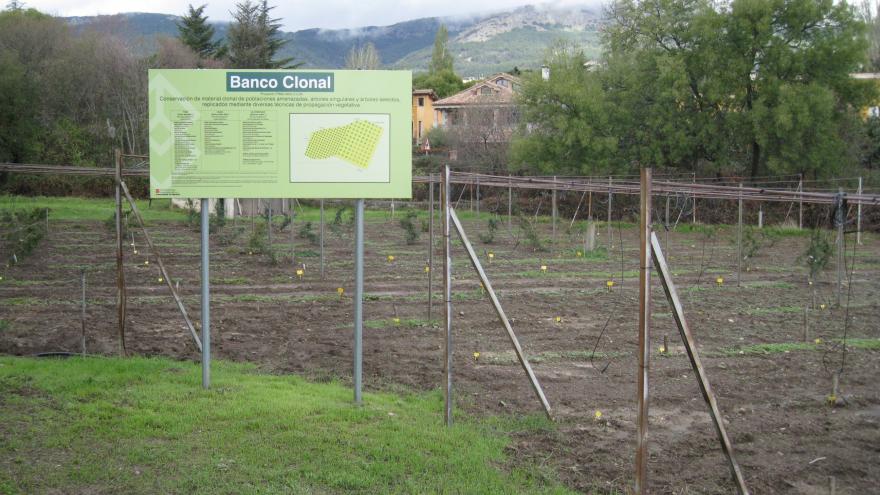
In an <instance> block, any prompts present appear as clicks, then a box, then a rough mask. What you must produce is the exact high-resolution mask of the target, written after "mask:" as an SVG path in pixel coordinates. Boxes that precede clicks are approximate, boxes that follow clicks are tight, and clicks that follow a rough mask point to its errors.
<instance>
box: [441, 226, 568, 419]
mask: <svg viewBox="0 0 880 495" xmlns="http://www.w3.org/2000/svg"><path fill="white" fill-rule="evenodd" d="M449 214H450V219H451V220H452V223H453V224H454V225H455V230H456V231H458V237H459V238H460V239H461V243H462V244H463V245H464V247H465V250H466V251H467V253H468V257H469V258H470V260H471V266H473V267H474V271H476V272H477V275H478V276H479V277H480V282H482V284H483V287H484V288H485V289H486V293H487V294H489V299H490V300H491V301H492V306H493V307H494V308H495V314H496V315H498V319H499V320H500V321H501V325H502V326H504V329H505V330H506V331H507V336H508V338H510V343H511V344H512V345H513V351H514V353H516V357H517V359H518V360H519V364H520V366H522V368H523V371H525V372H526V375H527V376H528V378H529V383H531V385H532V390H533V391H534V392H535V395H536V396H537V397H538V400H539V401H540V402H541V406H542V407H543V408H544V412H545V413H546V414H547V418H548V419H550V420H553V413H552V411H551V409H550V403H549V402H547V397H546V396H545V395H544V390H543V389H542V388H541V384H540V383H538V378H537V377H536V376H535V373H534V372H533V371H532V366H531V365H530V364H529V360H528V359H527V358H526V356H525V353H524V352H523V350H522V346H521V345H520V343H519V339H517V337H516V334H515V333H514V331H513V327H512V326H511V325H510V321H509V320H508V319H507V315H506V314H505V313H504V308H502V307H501V302H499V301H498V296H496V295H495V290H494V289H492V283H491V282H490V281H489V277H487V276H486V272H485V271H484V270H483V266H482V265H481V264H480V259H479V258H478V257H477V254H476V253H475V252H474V248H473V246H472V245H471V243H470V241H469V240H468V237H467V234H465V231H464V227H462V225H461V221H459V219H458V215H456V214H455V209H452V210H451V211H450V212H449Z"/></svg>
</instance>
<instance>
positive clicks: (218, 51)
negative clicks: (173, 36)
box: [177, 4, 226, 59]
mask: <svg viewBox="0 0 880 495" xmlns="http://www.w3.org/2000/svg"><path fill="white" fill-rule="evenodd" d="M206 6H207V5H204V4H203V5H201V6H199V7H193V6H192V4H190V5H189V10H188V11H187V13H186V15H185V16H183V17H182V18H181V19H180V22H179V23H178V24H177V32H178V34H177V38H178V39H179V40H180V41H181V42H182V43H183V44H184V45H186V46H188V47H190V49H192V51H193V52H195V53H196V55H198V56H199V57H200V58H203V59H208V58H214V59H216V58H221V57H223V55H224V54H225V52H226V48H225V47H224V46H223V42H222V41H220V40H214V26H212V25H210V24H208V16H206V15H205V7H206Z"/></svg>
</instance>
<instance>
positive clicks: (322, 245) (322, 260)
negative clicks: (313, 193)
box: [290, 199, 324, 280]
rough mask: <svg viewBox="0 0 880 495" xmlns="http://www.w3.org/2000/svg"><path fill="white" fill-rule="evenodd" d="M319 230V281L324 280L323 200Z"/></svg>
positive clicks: (291, 228)
mask: <svg viewBox="0 0 880 495" xmlns="http://www.w3.org/2000/svg"><path fill="white" fill-rule="evenodd" d="M320 223H321V229H320V233H319V236H320V237H319V240H320V245H321V280H324V200H323V199H322V200H321V219H320ZM290 230H293V222H291V223H290Z"/></svg>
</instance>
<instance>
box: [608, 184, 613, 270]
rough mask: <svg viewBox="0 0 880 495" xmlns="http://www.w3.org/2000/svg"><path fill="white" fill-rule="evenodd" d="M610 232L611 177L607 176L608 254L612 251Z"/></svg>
mask: <svg viewBox="0 0 880 495" xmlns="http://www.w3.org/2000/svg"><path fill="white" fill-rule="evenodd" d="M612 240H613V239H612V231H611V176H610V175H609V176H608V241H607V242H608V254H611V250H612V249H614V245H613V244H612V243H611V242H612Z"/></svg>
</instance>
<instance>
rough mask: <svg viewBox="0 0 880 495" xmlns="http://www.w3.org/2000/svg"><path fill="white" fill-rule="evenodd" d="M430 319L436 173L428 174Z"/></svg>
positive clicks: (432, 306) (432, 291)
mask: <svg viewBox="0 0 880 495" xmlns="http://www.w3.org/2000/svg"><path fill="white" fill-rule="evenodd" d="M428 188H429V189H428V321H431V313H432V311H433V309H434V283H433V282H434V174H430V175H429V176H428Z"/></svg>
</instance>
